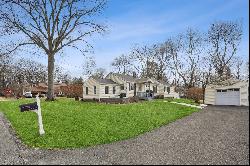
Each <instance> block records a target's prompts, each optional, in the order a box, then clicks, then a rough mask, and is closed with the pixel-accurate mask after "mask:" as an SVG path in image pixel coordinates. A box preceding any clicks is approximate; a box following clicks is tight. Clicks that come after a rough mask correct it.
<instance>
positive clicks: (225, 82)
mask: <svg viewBox="0 0 250 166" xmlns="http://www.w3.org/2000/svg"><path fill="white" fill-rule="evenodd" d="M238 82H242V81H241V80H239V79H235V78H230V79H227V80H220V79H219V78H218V79H217V80H212V81H211V83H210V84H209V85H219V86H230V85H233V84H236V83H238Z"/></svg>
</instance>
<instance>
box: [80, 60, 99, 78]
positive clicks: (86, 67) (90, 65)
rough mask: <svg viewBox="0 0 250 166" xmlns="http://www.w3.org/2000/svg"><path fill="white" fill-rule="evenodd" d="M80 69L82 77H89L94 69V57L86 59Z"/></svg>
mask: <svg viewBox="0 0 250 166" xmlns="http://www.w3.org/2000/svg"><path fill="white" fill-rule="evenodd" d="M82 69H83V76H85V77H90V76H91V75H92V74H93V73H94V72H95V69H96V63H95V57H94V56H88V57H86V58H85V61H84V63H83V66H82Z"/></svg>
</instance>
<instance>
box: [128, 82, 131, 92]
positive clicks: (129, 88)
mask: <svg viewBox="0 0 250 166" xmlns="http://www.w3.org/2000/svg"><path fill="white" fill-rule="evenodd" d="M128 90H129V91H130V90H131V87H130V82H129V83H128Z"/></svg>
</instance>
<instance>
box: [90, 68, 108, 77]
mask: <svg viewBox="0 0 250 166" xmlns="http://www.w3.org/2000/svg"><path fill="white" fill-rule="evenodd" d="M105 74H106V69H104V68H101V67H100V68H97V69H96V70H95V71H94V73H93V74H92V76H93V77H96V78H104V76H105Z"/></svg>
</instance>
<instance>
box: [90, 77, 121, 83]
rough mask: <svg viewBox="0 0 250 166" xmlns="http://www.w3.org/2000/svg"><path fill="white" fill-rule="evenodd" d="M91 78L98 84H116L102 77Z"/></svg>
mask: <svg viewBox="0 0 250 166" xmlns="http://www.w3.org/2000/svg"><path fill="white" fill-rule="evenodd" d="M93 79H94V80H96V81H97V82H99V83H100V84H117V83H115V82H114V81H112V80H110V79H104V78H93Z"/></svg>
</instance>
